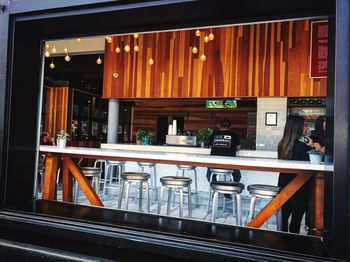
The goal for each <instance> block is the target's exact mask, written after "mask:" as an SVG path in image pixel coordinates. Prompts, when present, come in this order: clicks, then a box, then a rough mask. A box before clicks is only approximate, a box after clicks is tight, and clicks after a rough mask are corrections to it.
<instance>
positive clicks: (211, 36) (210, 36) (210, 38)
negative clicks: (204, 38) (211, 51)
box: [209, 33, 215, 41]
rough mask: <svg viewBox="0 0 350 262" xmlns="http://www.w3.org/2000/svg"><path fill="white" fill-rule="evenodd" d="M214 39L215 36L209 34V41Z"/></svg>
mask: <svg viewBox="0 0 350 262" xmlns="http://www.w3.org/2000/svg"><path fill="white" fill-rule="evenodd" d="M214 38H215V35H214V34H213V33H210V34H209V40H210V41H212V40H214Z"/></svg>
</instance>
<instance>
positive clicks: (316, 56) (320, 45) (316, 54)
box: [310, 21, 328, 78]
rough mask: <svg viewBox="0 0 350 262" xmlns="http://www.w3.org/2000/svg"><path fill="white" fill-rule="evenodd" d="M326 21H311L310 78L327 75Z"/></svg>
mask: <svg viewBox="0 0 350 262" xmlns="http://www.w3.org/2000/svg"><path fill="white" fill-rule="evenodd" d="M327 59H328V21H314V22H311V39H310V78H325V77H327Z"/></svg>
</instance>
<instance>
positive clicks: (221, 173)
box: [207, 168, 233, 213]
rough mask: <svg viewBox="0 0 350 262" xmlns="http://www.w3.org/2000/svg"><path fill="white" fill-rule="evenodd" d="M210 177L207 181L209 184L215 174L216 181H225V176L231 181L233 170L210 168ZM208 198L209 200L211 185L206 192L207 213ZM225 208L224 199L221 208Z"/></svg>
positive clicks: (208, 208) (208, 207)
mask: <svg viewBox="0 0 350 262" xmlns="http://www.w3.org/2000/svg"><path fill="white" fill-rule="evenodd" d="M209 172H210V178H209V183H210V184H211V183H212V182H213V176H214V175H216V179H217V180H218V181H227V177H229V179H230V181H233V174H232V173H233V170H230V169H216V168H210V169H209ZM210 200H211V187H210V186H209V193H208V203H207V213H209V211H210ZM225 208H226V201H225V199H224V204H223V209H224V210H225Z"/></svg>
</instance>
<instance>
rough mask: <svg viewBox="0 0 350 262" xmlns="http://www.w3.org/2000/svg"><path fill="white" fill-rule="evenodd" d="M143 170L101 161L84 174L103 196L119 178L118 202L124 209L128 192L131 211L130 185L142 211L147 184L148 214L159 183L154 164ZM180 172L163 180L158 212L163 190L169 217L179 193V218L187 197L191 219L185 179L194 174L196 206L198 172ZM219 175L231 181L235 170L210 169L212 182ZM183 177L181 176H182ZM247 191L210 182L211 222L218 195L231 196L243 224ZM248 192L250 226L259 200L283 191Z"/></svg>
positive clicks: (238, 220) (190, 168) (259, 188)
mask: <svg viewBox="0 0 350 262" xmlns="http://www.w3.org/2000/svg"><path fill="white" fill-rule="evenodd" d="M98 164H105V167H106V175H105V178H104V179H103V180H102V179H101V180H102V181H99V180H100V176H101V173H102V169H101V168H97V167H96V166H97V165H98ZM138 164H139V167H140V171H141V172H123V170H124V165H125V162H124V161H104V160H103V161H100V162H96V163H95V167H83V168H82V171H83V172H84V174H85V175H86V176H87V177H91V178H92V184H93V186H94V188H95V190H96V192H99V184H100V182H102V183H103V193H104V194H105V193H106V189H110V188H112V187H113V186H112V182H113V179H117V178H118V180H117V182H118V187H119V189H120V190H119V192H120V195H119V199H118V208H119V209H120V208H121V205H122V198H123V194H124V190H125V193H126V205H125V209H128V204H129V189H130V184H131V183H139V211H140V212H142V199H143V198H142V194H143V185H144V184H145V185H146V208H147V212H150V196H149V189H150V188H151V189H152V192H154V191H156V190H157V186H156V185H157V180H156V169H155V164H153V163H142V162H140V163H138ZM112 166H115V167H117V168H118V170H117V172H116V174H117V176H118V177H113V175H112V172H108V171H109V170H110V168H111V167H112ZM177 167H178V172H177V176H164V177H162V178H161V179H160V183H161V188H160V192H159V199H158V208H157V213H158V214H160V212H161V202H162V199H163V195H164V190H165V189H166V188H167V189H168V201H167V211H166V214H167V215H169V214H170V204H171V200H172V195H173V193H175V191H176V190H177V191H178V192H177V193H178V194H179V216H180V217H182V216H183V202H184V201H183V198H184V195H187V196H188V217H191V216H192V201H191V200H192V199H191V198H192V191H191V184H192V179H191V178H189V177H185V176H184V175H185V172H186V171H193V175H194V181H195V191H194V192H193V193H194V195H195V196H196V204H198V194H197V172H196V171H195V167H193V166H181V165H178V166H177ZM146 168H148V169H149V170H150V172H152V175H153V176H151V174H150V173H145V172H143V171H144V170H145V169H146ZM214 174H216V175H219V176H228V177H229V179H230V180H231V181H232V180H233V177H232V170H220V169H212V170H211V176H210V179H211V180H213V175H214ZM179 175H180V176H179ZM151 177H152V179H151V185H150V184H149V179H150V178H151ZM224 179H226V178H224ZM243 189H244V185H243V184H242V183H237V182H230V181H212V182H211V183H210V194H211V191H212V192H213V196H212V199H213V203H212V221H213V222H215V219H216V217H217V210H218V197H219V194H229V195H231V196H232V200H234V201H233V212H234V213H235V215H234V216H235V217H236V224H237V225H242V211H241V197H240V194H241V192H242V190H243ZM247 189H248V192H249V193H250V194H251V196H252V197H251V201H250V209H249V214H248V217H247V221H246V222H247V223H248V222H249V221H250V220H252V219H253V217H254V212H255V203H256V199H272V198H274V197H275V196H276V195H277V194H278V192H279V191H280V188H279V187H277V186H270V185H259V184H255V185H249V186H248V187H247ZM74 195H75V201H77V200H78V185H77V184H76V185H75V194H74ZM210 199H211V197H208V210H209V204H210ZM224 203H225V201H224ZM276 215H277V228H278V229H280V228H281V215H280V212H277V213H276Z"/></svg>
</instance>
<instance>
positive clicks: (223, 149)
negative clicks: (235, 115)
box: [207, 119, 241, 182]
mask: <svg viewBox="0 0 350 262" xmlns="http://www.w3.org/2000/svg"><path fill="white" fill-rule="evenodd" d="M230 127H231V123H230V121H228V120H227V119H224V120H222V121H221V122H220V126H219V130H217V131H214V132H213V134H212V135H211V137H210V145H211V151H210V154H211V155H215V156H236V151H239V150H240V149H241V142H240V140H239V136H238V135H237V134H236V133H235V132H233V131H231V130H230ZM207 179H208V181H209V182H210V169H208V171H207ZM233 179H234V181H235V182H239V181H240V180H241V173H240V171H239V170H233ZM213 180H214V181H215V180H216V178H214V177H213Z"/></svg>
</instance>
